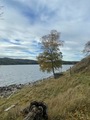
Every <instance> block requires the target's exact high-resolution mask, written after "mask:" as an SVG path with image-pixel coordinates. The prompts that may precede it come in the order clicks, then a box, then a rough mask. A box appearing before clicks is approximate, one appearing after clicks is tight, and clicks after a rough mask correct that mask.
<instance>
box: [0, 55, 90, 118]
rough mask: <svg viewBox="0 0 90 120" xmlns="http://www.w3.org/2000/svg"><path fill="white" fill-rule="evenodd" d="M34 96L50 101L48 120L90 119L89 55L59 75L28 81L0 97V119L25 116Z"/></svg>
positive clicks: (37, 98) (37, 99)
mask: <svg viewBox="0 0 90 120" xmlns="http://www.w3.org/2000/svg"><path fill="white" fill-rule="evenodd" d="M35 100H36V101H43V102H45V103H46V104H47V106H48V116H49V120H90V56H89V57H87V58H84V59H83V60H81V61H80V62H79V63H77V64H76V65H74V66H73V67H72V68H71V69H70V70H67V71H66V72H63V75H61V76H59V77H58V78H57V79H54V78H53V77H51V78H47V79H45V80H41V81H39V82H36V83H34V84H27V85H25V86H22V87H21V88H20V89H18V90H17V91H16V92H15V93H14V94H12V95H11V96H10V97H9V96H8V97H7V98H4V97H2V98H0V119H1V120H23V118H24V117H23V115H22V114H21V111H22V110H23V109H24V108H26V107H27V106H28V105H30V103H31V102H32V101H35Z"/></svg>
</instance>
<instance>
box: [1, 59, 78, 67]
mask: <svg viewBox="0 0 90 120" xmlns="http://www.w3.org/2000/svg"><path fill="white" fill-rule="evenodd" d="M76 63H77V61H63V64H76ZM17 64H18V65H19V64H38V62H37V61H36V60H29V59H12V58H0V65H17Z"/></svg>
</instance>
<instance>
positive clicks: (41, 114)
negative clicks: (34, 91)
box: [22, 101, 48, 120]
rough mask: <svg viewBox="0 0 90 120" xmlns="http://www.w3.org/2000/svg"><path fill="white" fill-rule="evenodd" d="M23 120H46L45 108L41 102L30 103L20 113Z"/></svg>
mask: <svg viewBox="0 0 90 120" xmlns="http://www.w3.org/2000/svg"><path fill="white" fill-rule="evenodd" d="M22 113H23V115H25V118H24V119H23V120H48V115H47V106H46V105H45V103H43V102H37V101H34V102H31V104H30V106H29V107H27V108H25V109H24V110H23V111H22Z"/></svg>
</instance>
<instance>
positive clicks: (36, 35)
mask: <svg viewBox="0 0 90 120" xmlns="http://www.w3.org/2000/svg"><path fill="white" fill-rule="evenodd" d="M0 4H1V5H2V6H4V7H3V8H2V9H1V10H2V11H3V12H4V14H3V16H2V17H0V57H11V58H25V59H36V56H37V55H38V54H39V53H40V52H41V51H40V46H39V42H40V38H41V37H42V36H43V35H46V34H48V33H49V32H50V31H51V30H52V29H55V30H57V31H58V32H61V37H60V39H61V40H63V41H64V46H63V47H61V51H62V53H63V59H64V60H81V59H82V58H83V57H84V55H83V53H82V50H83V48H84V45H85V43H86V42H87V41H88V40H90V0H0ZM1 10H0V11H1Z"/></svg>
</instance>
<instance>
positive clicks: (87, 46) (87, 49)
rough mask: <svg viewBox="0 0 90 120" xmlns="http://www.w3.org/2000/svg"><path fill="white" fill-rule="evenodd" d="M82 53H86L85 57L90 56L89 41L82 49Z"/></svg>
mask: <svg viewBox="0 0 90 120" xmlns="http://www.w3.org/2000/svg"><path fill="white" fill-rule="evenodd" d="M83 52H84V53H86V55H89V54H90V41H88V42H87V43H86V44H85V47H84V50H83Z"/></svg>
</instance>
